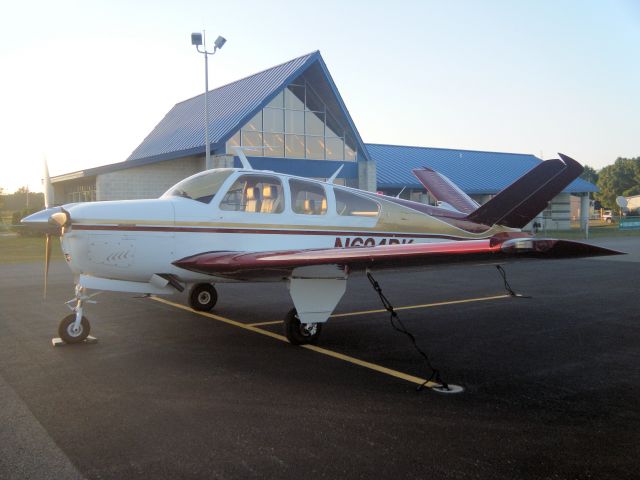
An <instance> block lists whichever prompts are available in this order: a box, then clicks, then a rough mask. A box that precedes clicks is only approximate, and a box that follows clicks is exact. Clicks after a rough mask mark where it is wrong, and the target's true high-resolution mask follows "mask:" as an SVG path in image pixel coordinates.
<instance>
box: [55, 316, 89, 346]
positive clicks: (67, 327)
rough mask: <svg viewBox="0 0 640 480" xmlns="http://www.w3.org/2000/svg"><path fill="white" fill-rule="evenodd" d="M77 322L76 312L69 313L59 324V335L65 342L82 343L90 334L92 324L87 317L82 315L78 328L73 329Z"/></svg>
mask: <svg viewBox="0 0 640 480" xmlns="http://www.w3.org/2000/svg"><path fill="white" fill-rule="evenodd" d="M75 322H76V314H75V313H72V314H70V315H67V316H66V317H64V318H63V319H62V320H61V321H60V325H58V335H60V338H61V339H62V341H63V342H64V343H80V342H82V341H83V340H84V339H85V338H87V337H88V336H89V332H90V331H91V325H89V320H87V317H82V320H80V325H79V326H78V330H74V329H73V324H74V323H75Z"/></svg>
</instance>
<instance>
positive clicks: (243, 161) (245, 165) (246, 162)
mask: <svg viewBox="0 0 640 480" xmlns="http://www.w3.org/2000/svg"><path fill="white" fill-rule="evenodd" d="M244 148H245V149H247V150H254V149H253V148H252V147H244ZM233 149H234V150H235V152H236V155H238V158H239V159H240V163H241V164H242V168H244V169H245V170H253V167H252V166H251V164H250V163H249V159H248V158H247V156H246V155H245V154H244V152H243V151H242V147H233Z"/></svg>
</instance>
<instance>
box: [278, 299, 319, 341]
mask: <svg viewBox="0 0 640 480" xmlns="http://www.w3.org/2000/svg"><path fill="white" fill-rule="evenodd" d="M320 332H322V324H321V323H302V322H301V321H300V319H299V318H298V312H296V309H295V308H292V309H291V310H289V313H287V316H286V317H285V318H284V334H285V336H286V337H287V340H289V343H291V344H292V345H305V344H307V343H313V344H315V343H317V342H318V338H319V337H320Z"/></svg>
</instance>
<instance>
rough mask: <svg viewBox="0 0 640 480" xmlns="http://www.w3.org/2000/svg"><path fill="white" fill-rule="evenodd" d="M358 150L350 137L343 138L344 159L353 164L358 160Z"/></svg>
mask: <svg viewBox="0 0 640 480" xmlns="http://www.w3.org/2000/svg"><path fill="white" fill-rule="evenodd" d="M357 152H358V148H357V147H356V142H355V140H354V139H353V137H352V136H351V135H347V136H346V137H345V146H344V159H345V160H350V161H353V162H355V161H356V160H357V159H358V158H357V157H358V155H357Z"/></svg>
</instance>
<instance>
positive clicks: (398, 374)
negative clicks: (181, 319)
mask: <svg viewBox="0 0 640 480" xmlns="http://www.w3.org/2000/svg"><path fill="white" fill-rule="evenodd" d="M150 298H151V299H152V300H155V301H156V302H160V303H164V304H165V305H169V306H171V307H175V308H179V309H181V310H185V311H187V312H190V313H195V314H197V315H201V316H203V317H207V318H210V319H212V320H217V321H219V322H222V323H226V324H227V325H231V326H233V327H238V328H241V329H243V330H248V331H250V332H254V333H259V334H260V335H265V336H267V337H271V338H275V339H276V340H280V341H282V342H286V343H289V341H288V340H287V339H286V337H284V336H283V335H278V334H277V333H273V332H269V331H268V330H264V329H262V328H257V327H255V326H253V325H247V324H246V323H242V322H238V321H236V320H231V319H230V318H225V317H221V316H220V315H214V314H213V313H208V312H199V311H197V310H193V309H192V308H191V307H187V306H186V305H181V304H179V303H174V302H170V301H169V300H165V299H164V298H160V297H155V296H152V297H150ZM300 346H301V347H302V348H306V349H307V350H311V351H313V352H316V353H321V354H323V355H327V356H329V357H332V358H335V359H337V360H342V361H343V362H347V363H351V364H353V365H358V366H360V367H364V368H368V369H369V370H374V371H376V372H380V373H384V374H385V375H389V376H392V377H395V378H399V379H401V380H405V381H407V382H411V383H415V384H416V385H422V384H424V383H425V381H426V379H424V378H420V377H416V376H414V375H409V374H407V373H403V372H399V371H397V370H393V369H391V368H387V367H383V366H382V365H377V364H375V363H371V362H367V361H365V360H360V359H359V358H355V357H351V356H349V355H344V354H342V353H338V352H334V351H333V350H327V349H326V348H322V347H318V346H316V345H300ZM438 386H440V385H439V384H438V383H435V382H428V383H426V384H425V387H428V388H433V387H438Z"/></svg>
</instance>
